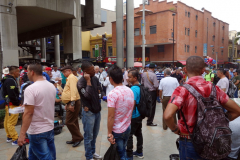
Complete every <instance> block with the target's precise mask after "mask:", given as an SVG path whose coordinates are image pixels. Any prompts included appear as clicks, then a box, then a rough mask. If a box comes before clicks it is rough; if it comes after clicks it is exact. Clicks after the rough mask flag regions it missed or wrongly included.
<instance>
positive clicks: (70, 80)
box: [69, 77, 79, 101]
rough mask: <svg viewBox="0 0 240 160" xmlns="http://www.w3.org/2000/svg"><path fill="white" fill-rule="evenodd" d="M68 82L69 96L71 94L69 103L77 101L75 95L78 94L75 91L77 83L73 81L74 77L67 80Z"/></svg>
mask: <svg viewBox="0 0 240 160" xmlns="http://www.w3.org/2000/svg"><path fill="white" fill-rule="evenodd" d="M69 82H70V94H71V96H70V97H71V101H76V100H77V95H78V94H79V93H78V90H77V87H76V86H77V81H76V79H75V77H72V78H70V79H69Z"/></svg>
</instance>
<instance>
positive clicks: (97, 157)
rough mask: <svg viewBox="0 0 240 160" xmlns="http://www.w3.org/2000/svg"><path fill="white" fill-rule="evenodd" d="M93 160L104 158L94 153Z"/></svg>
mask: <svg viewBox="0 0 240 160" xmlns="http://www.w3.org/2000/svg"><path fill="white" fill-rule="evenodd" d="M93 158H95V159H100V158H102V156H99V155H98V154H97V153H94V154H93Z"/></svg>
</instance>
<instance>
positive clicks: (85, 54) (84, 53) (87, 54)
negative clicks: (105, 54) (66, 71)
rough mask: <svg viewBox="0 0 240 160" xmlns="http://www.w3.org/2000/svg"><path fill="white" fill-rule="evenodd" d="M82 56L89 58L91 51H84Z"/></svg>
mask: <svg viewBox="0 0 240 160" xmlns="http://www.w3.org/2000/svg"><path fill="white" fill-rule="evenodd" d="M82 57H83V58H89V57H90V53H89V52H88V51H82Z"/></svg>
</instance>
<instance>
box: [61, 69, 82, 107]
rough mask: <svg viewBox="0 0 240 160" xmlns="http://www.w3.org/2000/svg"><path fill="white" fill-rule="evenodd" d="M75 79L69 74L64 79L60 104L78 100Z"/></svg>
mask: <svg viewBox="0 0 240 160" xmlns="http://www.w3.org/2000/svg"><path fill="white" fill-rule="evenodd" d="M77 81H78V79H77V77H76V76H74V75H73V74H70V75H69V76H68V78H67V79H66V85H65V87H64V90H63V93H62V102H63V103H68V102H70V101H76V100H79V99H80V96H79V93H78V90H77Z"/></svg>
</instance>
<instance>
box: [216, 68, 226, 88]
mask: <svg viewBox="0 0 240 160" xmlns="http://www.w3.org/2000/svg"><path fill="white" fill-rule="evenodd" d="M217 76H218V77H219V78H220V80H219V81H218V83H217V86H218V87H219V88H220V89H221V90H223V91H224V92H225V93H227V92H228V88H229V80H228V79H227V77H226V76H225V71H224V70H223V69H219V70H218V71H217Z"/></svg>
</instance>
